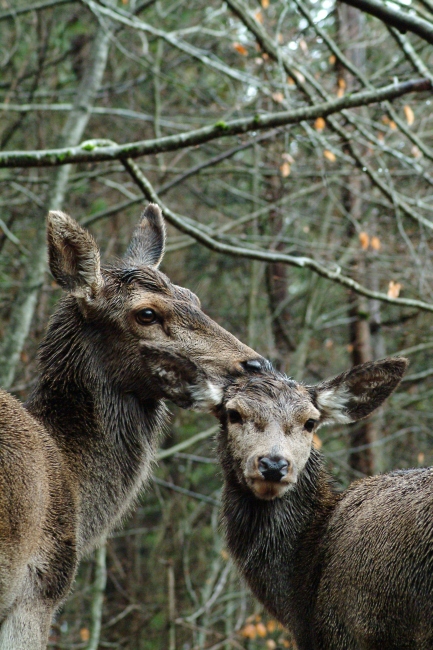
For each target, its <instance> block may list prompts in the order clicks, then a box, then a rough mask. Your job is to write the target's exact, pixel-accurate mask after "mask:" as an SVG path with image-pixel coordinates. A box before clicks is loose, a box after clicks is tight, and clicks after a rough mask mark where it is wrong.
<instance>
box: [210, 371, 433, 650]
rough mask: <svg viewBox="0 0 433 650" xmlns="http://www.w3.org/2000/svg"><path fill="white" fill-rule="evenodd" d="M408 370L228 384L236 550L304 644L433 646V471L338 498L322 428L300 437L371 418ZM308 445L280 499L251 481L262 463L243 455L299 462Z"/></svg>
mask: <svg viewBox="0 0 433 650" xmlns="http://www.w3.org/2000/svg"><path fill="white" fill-rule="evenodd" d="M406 365H407V364H406V361H405V360H403V359H388V360H384V361H379V362H375V363H373V364H364V365H363V366H358V367H357V368H355V369H353V370H352V371H349V372H348V373H344V374H343V375H340V376H338V377H336V378H335V379H332V380H329V381H327V382H324V383H322V384H320V385H319V386H316V387H304V386H301V385H299V384H297V383H296V382H293V381H289V380H287V379H285V378H283V377H281V376H278V375H268V376H267V377H263V378H261V377H260V378H259V377H257V378H255V379H252V380H238V381H237V382H235V384H234V385H233V386H231V387H230V388H229V389H228V390H227V393H226V398H225V400H224V408H223V409H222V410H221V412H220V419H221V423H222V425H221V430H220V433H219V438H218V450H219V457H220V460H221V464H222V468H223V472H224V483H225V484H224V493H223V522H224V528H225V533H226V539H227V544H228V548H229V551H230V553H231V554H232V556H233V558H234V560H235V562H236V564H237V566H238V568H239V570H240V572H241V573H242V575H243V576H244V577H245V579H246V580H247V582H248V584H249V586H250V588H251V590H252V591H253V593H254V594H255V595H256V597H257V598H258V599H259V600H260V601H261V602H262V603H263V604H264V605H265V606H266V607H267V609H268V610H269V611H270V612H271V613H272V615H273V616H275V617H276V618H277V619H278V620H279V621H280V622H281V623H283V624H284V625H285V626H287V627H288V628H289V629H290V630H291V632H292V633H293V635H294V637H295V640H296V644H297V648H298V650H397V649H398V650H404V649H407V650H409V649H411V650H428V649H431V648H433V470H432V469H431V468H428V469H417V470H408V471H397V472H392V473H390V474H385V475H383V476H374V477H371V478H366V479H363V480H360V481H357V482H355V483H353V484H352V485H351V486H350V487H349V488H348V489H347V490H346V491H345V492H343V493H342V494H340V493H337V492H336V491H335V490H334V489H333V487H332V485H331V481H330V476H329V474H328V472H327V471H326V468H325V466H324V461H323V457H322V455H321V454H320V452H319V451H317V450H316V449H315V448H314V447H312V446H311V439H312V435H313V431H311V432H308V431H306V430H305V428H304V431H303V435H304V440H303V442H302V438H301V437H300V436H299V434H300V431H301V426H302V423H304V427H305V423H306V422H307V421H308V420H309V419H310V418H313V419H314V418H316V419H317V424H316V429H317V427H318V426H320V424H322V423H323V422H325V421H333V420H339V421H341V420H342V421H347V420H346V418H349V419H350V420H351V421H353V420H354V419H359V418H360V417H365V416H366V415H367V414H368V413H370V412H371V411H372V410H373V409H374V408H376V407H377V406H379V404H380V403H381V402H382V401H383V400H384V399H385V398H386V397H387V396H388V395H389V394H390V393H391V392H392V390H393V389H394V388H395V387H396V386H397V385H398V383H399V381H400V379H401V377H402V375H403V372H404V370H405V367H406ZM323 397H325V399H324V400H323ZM234 410H235V411H236V413H237V414H238V415H236V413H233V411H234ZM229 418H231V420H232V422H231V421H230V419H229ZM257 432H259V433H257ZM256 433H257V435H256ZM241 440H242V453H241V454H240V453H239V449H240V441H241ZM259 440H260V445H258V441H259ZM302 445H303V446H304V447H306V448H307V452H308V453H307V460H306V462H305V464H304V465H302V460H301V461H300V462H301V464H300V465H299V466H298V467H297V472H295V473H292V474H291V476H292V480H287V482H286V487H285V488H284V486H283V487H281V485H280V483H277V484H276V485H274V492H273V493H272V494H273V496H272V494H271V493H270V492H269V491H268V492H264V491H263V490H260V489H259V488H258V487H257V486H256V485H255V483H254V481H253V482H252V483H251V476H255V471H256V469H255V468H254V464H251V463H248V460H247V459H246V458H245V456H250V457H252V458H255V457H256V455H257V454H259V455H260V456H262V455H263V453H267V454H268V455H270V454H271V450H272V454H274V455H275V454H278V456H281V457H283V458H285V459H287V461H288V462H289V468H290V466H291V465H294V464H296V463H297V462H298V460H296V459H297V458H301V459H302V458H303V454H302V453H301V451H300V449H299V447H300V446H302ZM296 454H297V456H296ZM255 480H256V481H257V482H259V481H260V479H259V478H256V479H255ZM282 480H283V479H282ZM261 482H262V483H265V482H266V481H264V479H263V477H262V479H261ZM278 486H279V487H278Z"/></svg>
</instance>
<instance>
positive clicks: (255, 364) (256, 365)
mask: <svg viewBox="0 0 433 650" xmlns="http://www.w3.org/2000/svg"><path fill="white" fill-rule="evenodd" d="M264 365H265V359H248V360H247V361H243V362H242V363H241V366H242V368H243V369H244V370H246V371H247V372H261V370H263V367H264Z"/></svg>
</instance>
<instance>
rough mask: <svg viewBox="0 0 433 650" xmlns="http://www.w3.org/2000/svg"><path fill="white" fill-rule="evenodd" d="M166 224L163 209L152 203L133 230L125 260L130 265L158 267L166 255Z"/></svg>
mask: <svg viewBox="0 0 433 650" xmlns="http://www.w3.org/2000/svg"><path fill="white" fill-rule="evenodd" d="M164 246H165V224H164V219H163V218H162V214H161V210H160V209H159V207H158V206H157V205H156V204H155V203H150V204H149V205H148V206H147V208H146V209H145V211H144V212H143V214H142V215H141V221H140V223H139V224H138V226H137V227H136V229H135V230H134V232H133V235H132V239H131V242H130V244H129V246H128V250H127V251H126V253H125V262H126V263H127V264H128V265H130V266H134V267H137V266H154V267H158V266H159V264H160V263H161V260H162V257H163V255H164Z"/></svg>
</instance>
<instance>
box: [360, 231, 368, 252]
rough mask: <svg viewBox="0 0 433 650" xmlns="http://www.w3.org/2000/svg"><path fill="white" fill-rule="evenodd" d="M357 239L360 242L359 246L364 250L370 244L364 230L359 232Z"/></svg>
mask: <svg viewBox="0 0 433 650" xmlns="http://www.w3.org/2000/svg"><path fill="white" fill-rule="evenodd" d="M359 241H360V242H361V248H362V249H363V250H364V251H366V250H367V248H368V246H369V244H370V237H369V236H368V234H367V233H366V232H360V233H359Z"/></svg>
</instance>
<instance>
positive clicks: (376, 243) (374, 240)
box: [370, 237, 382, 251]
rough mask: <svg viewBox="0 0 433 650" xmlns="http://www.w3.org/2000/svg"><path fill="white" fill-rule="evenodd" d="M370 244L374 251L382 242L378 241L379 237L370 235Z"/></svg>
mask: <svg viewBox="0 0 433 650" xmlns="http://www.w3.org/2000/svg"><path fill="white" fill-rule="evenodd" d="M370 246H371V247H372V249H373V250H374V251H380V249H381V248H382V244H381V243H380V239H379V237H372V238H371V242H370Z"/></svg>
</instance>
